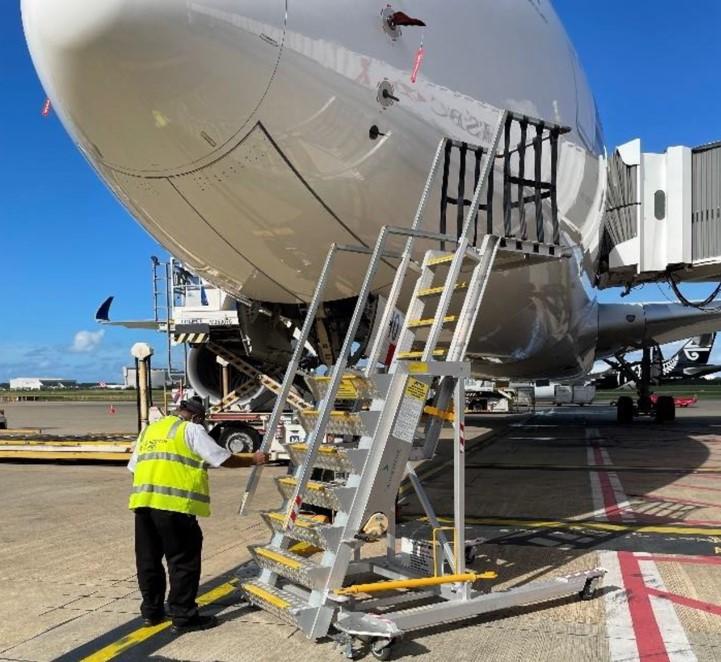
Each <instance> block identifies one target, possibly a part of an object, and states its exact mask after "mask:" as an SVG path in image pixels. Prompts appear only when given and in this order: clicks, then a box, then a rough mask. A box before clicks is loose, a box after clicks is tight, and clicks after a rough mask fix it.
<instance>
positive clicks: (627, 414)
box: [616, 395, 633, 423]
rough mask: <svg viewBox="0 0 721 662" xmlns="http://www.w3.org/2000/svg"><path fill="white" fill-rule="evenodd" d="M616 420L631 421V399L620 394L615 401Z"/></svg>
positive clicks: (619, 421) (620, 421) (618, 421)
mask: <svg viewBox="0 0 721 662" xmlns="http://www.w3.org/2000/svg"><path fill="white" fill-rule="evenodd" d="M616 422H617V423H633V399H632V398H631V397H630V396H628V395H622V396H621V397H620V398H619V399H618V401H617V402H616Z"/></svg>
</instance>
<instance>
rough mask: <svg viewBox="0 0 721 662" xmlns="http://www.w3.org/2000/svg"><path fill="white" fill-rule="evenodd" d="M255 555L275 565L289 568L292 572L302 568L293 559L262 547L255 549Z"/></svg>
mask: <svg viewBox="0 0 721 662" xmlns="http://www.w3.org/2000/svg"><path fill="white" fill-rule="evenodd" d="M255 553H256V554H258V556H263V557H265V558H266V559H270V560H271V561H275V562H276V563H280V564H281V565H285V566H288V567H289V568H292V569H293V570H298V568H300V567H302V566H301V564H300V563H299V562H298V561H296V560H295V559H291V558H288V557H287V556H285V555H283V554H279V553H278V552H274V551H273V550H272V549H265V548H264V547H256V548H255Z"/></svg>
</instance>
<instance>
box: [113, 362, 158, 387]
mask: <svg viewBox="0 0 721 662" xmlns="http://www.w3.org/2000/svg"><path fill="white" fill-rule="evenodd" d="M166 373H167V371H166V370H163V369H162V368H151V369H150V387H151V388H163V387H164V386H165V383H166ZM135 379H136V377H135V367H128V366H126V367H124V368H123V384H125V386H126V388H135Z"/></svg>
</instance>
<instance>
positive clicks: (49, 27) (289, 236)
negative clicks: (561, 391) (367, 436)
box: [22, 0, 605, 377]
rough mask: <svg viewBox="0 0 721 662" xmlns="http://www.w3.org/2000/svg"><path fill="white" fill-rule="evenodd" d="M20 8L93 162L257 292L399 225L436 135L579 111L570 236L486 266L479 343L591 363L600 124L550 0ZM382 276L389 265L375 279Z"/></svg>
mask: <svg viewBox="0 0 721 662" xmlns="http://www.w3.org/2000/svg"><path fill="white" fill-rule="evenodd" d="M22 6H23V20H24V24H25V31H26V35H27V39H28V44H29V46H30V51H31V53H32V56H33V59H34V62H35V65H36V68H37V70H38V72H39V75H40V77H41V80H42V82H43V85H44V86H45V88H46V90H47V92H48V95H49V96H50V98H51V100H52V101H53V104H54V107H55V109H56V111H57V112H58V114H59V116H60V117H61V119H62V121H63V123H64V125H65V127H66V128H67V130H68V131H69V132H70V134H71V135H72V136H73V138H74V139H75V141H76V142H77V143H78V145H79V147H80V148H81V149H82V151H83V153H84V154H85V155H86V157H87V158H88V160H89V161H90V162H91V163H92V165H93V166H94V167H95V169H96V170H97V171H98V173H99V175H100V176H101V177H102V178H103V179H104V181H105V182H106V183H107V184H108V186H109V187H110V188H111V189H112V190H113V192H114V193H115V194H116V195H117V196H118V198H119V199H120V200H121V201H122V202H123V203H124V204H125V205H126V206H127V207H128V209H130V210H131V212H132V213H133V214H134V216H135V217H136V218H137V219H138V221H139V222H140V223H141V224H142V225H143V226H144V227H145V228H146V229H147V230H148V231H149V232H150V233H151V234H152V235H153V236H154V237H155V238H156V239H157V240H158V241H159V242H160V243H162V244H163V245H164V246H165V247H166V248H167V249H168V250H169V251H170V252H171V253H172V254H173V255H175V256H177V257H178V258H180V259H181V260H182V261H183V262H185V263H186V264H187V265H189V266H190V267H191V268H192V269H193V270H195V271H196V272H197V273H199V274H200V275H202V276H203V277H205V278H207V279H208V280H210V281H211V282H213V283H216V284H217V285H219V286H220V287H223V288H224V289H226V290H228V291H230V292H232V293H234V294H237V295H243V296H245V297H248V298H251V299H254V300H258V301H263V302H294V301H298V300H307V299H308V298H309V296H310V294H311V292H312V290H313V287H314V286H315V282H316V280H317V277H318V275H319V271H320V268H321V265H322V261H323V258H324V256H325V253H326V252H327V249H328V246H329V244H330V243H331V242H333V241H335V242H339V243H343V244H358V243H364V244H366V245H372V244H373V243H374V242H375V239H376V237H377V234H378V232H379V229H380V228H381V227H382V226H383V225H386V224H391V225H407V224H409V223H410V220H411V219H412V217H413V213H414V211H415V208H416V206H417V204H418V199H419V197H420V194H421V191H422V188H423V184H424V182H425V178H426V175H427V172H428V168H429V166H430V162H431V159H432V156H433V153H434V151H435V147H436V145H437V143H438V140H439V138H440V137H442V136H446V135H447V136H452V137H454V138H457V139H460V140H465V141H468V142H471V143H476V144H488V142H489V140H490V137H491V133H492V130H493V124H494V122H495V118H496V116H497V112H498V109H504V108H508V109H511V110H515V111H518V112H522V113H526V114H528V115H532V116H535V117H540V118H543V119H546V120H548V121H551V122H555V123H558V124H562V125H565V126H568V127H570V128H571V132H570V133H569V134H566V135H565V136H563V137H562V139H561V140H562V142H561V149H560V156H559V169H558V203H559V210H560V218H561V227H562V242H563V243H565V244H567V245H574V246H577V247H578V248H577V249H576V252H575V254H574V257H573V258H572V259H568V260H561V261H556V262H549V263H545V264H541V265H537V266H533V267H528V268H519V269H514V270H510V271H506V272H501V273H498V274H495V275H494V276H493V277H492V279H491V282H490V284H489V288H488V291H487V295H486V298H485V301H484V305H483V309H482V311H481V313H480V315H479V322H478V324H477V327H476V329H475V332H474V337H473V340H472V341H471V346H470V353H471V356H473V357H474V358H475V359H476V363H475V366H476V369H477V370H478V371H480V372H482V373H484V374H487V375H489V376H494V375H503V376H507V377H535V376H572V375H576V374H579V373H581V372H583V371H585V370H587V369H588V368H590V365H591V363H592V361H593V356H594V349H595V341H596V333H597V326H598V324H597V308H596V303H595V297H594V293H593V290H592V288H591V286H590V281H589V276H591V274H592V271H593V266H594V261H595V257H596V250H597V246H598V239H599V226H600V219H601V210H602V208H603V198H604V192H605V165H604V158H603V146H602V136H601V129H600V126H599V124H598V121H597V116H596V110H595V104H594V101H593V97H592V95H591V93H590V91H589V89H588V85H587V82H586V79H585V76H584V74H583V72H582V70H581V68H580V66H579V64H578V60H577V58H576V55H575V51H574V49H573V47H572V45H571V44H570V42H569V40H568V38H567V36H566V34H565V32H564V30H563V27H562V26H561V24H560V22H559V20H558V18H557V16H556V14H555V12H554V10H553V8H552V6H551V5H550V3H549V2H548V1H547V0H504V2H495V1H492V0H484V1H480V0H477V1H476V0H474V1H470V0H449V1H446V2H438V1H437V0H436V1H434V0H414V1H413V2H406V1H404V2H394V3H393V8H394V9H397V10H403V11H405V12H406V13H407V14H410V15H412V16H415V17H418V18H420V19H422V20H423V21H424V22H425V23H426V24H427V27H425V28H420V27H404V28H402V29H401V32H402V33H401V34H400V35H399V36H398V35H396V36H395V38H394V37H393V36H392V35H391V34H389V33H388V32H387V31H386V30H384V24H383V21H382V20H381V17H380V11H381V10H382V9H383V7H384V6H385V3H376V2H369V1H367V0H352V1H351V0H347V1H345V2H341V1H338V0H333V1H331V0H304V1H303V2H300V1H299V0H188V1H187V2H180V1H178V0H93V2H87V1H86V0H63V1H60V0H22ZM421 39H422V40H423V47H424V50H425V57H424V59H423V61H422V64H421V68H420V72H419V74H418V78H417V80H416V82H415V83H413V82H411V70H412V69H413V66H414V62H415V58H416V53H417V50H418V48H419V46H420V44H421ZM384 80H388V81H389V82H390V83H391V84H392V86H393V90H394V95H395V96H397V97H398V99H399V101H398V102H396V103H393V104H392V105H390V106H389V107H384V106H383V105H382V104H381V103H380V102H379V100H378V98H377V97H378V86H379V84H381V83H382V82H383V81H384ZM372 125H376V126H377V127H378V129H379V130H380V132H381V133H382V134H385V135H381V136H379V137H378V138H377V139H375V140H373V139H371V138H370V137H369V128H370V127H371V126H372ZM437 209H438V199H437V196H436V197H434V198H432V199H431V201H430V203H429V212H428V214H427V215H426V224H425V227H427V228H429V229H433V230H437V229H438V218H437ZM450 223H451V228H453V223H455V219H450ZM364 271H365V265H364V261H363V260H361V258H359V257H348V258H346V261H345V262H343V263H341V264H340V265H339V268H338V269H337V270H336V272H335V274H334V276H333V279H332V282H331V283H330V285H329V289H328V292H329V295H328V296H329V298H344V297H351V296H353V295H354V294H355V293H357V290H358V286H359V283H360V280H361V278H362V276H363V273H364ZM392 277H393V269H392V268H391V266H384V267H382V268H381V270H380V273H379V276H378V279H377V281H376V287H375V289H376V290H377V291H379V292H382V291H383V290H384V287H386V286H387V285H388V284H389V283H390V281H391V279H392Z"/></svg>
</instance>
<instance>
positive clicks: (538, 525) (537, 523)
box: [419, 517, 721, 536]
mask: <svg viewBox="0 0 721 662" xmlns="http://www.w3.org/2000/svg"><path fill="white" fill-rule="evenodd" d="M419 521H421V522H425V521H427V520H426V518H425V517H422V518H420V519H419ZM438 521H439V522H440V523H442V524H448V523H452V522H453V518H452V517H438ZM466 524H476V525H480V526H517V527H521V528H526V529H592V530H595V531H611V532H615V533H628V532H633V533H658V534H663V535H678V536H687V535H699V536H721V528H718V527H704V526H666V525H654V524H633V523H628V524H626V523H616V522H614V523H611V522H597V521H596V520H566V521H562V520H532V519H514V518H501V517H499V518H495V517H490V518H483V517H467V518H466Z"/></svg>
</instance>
